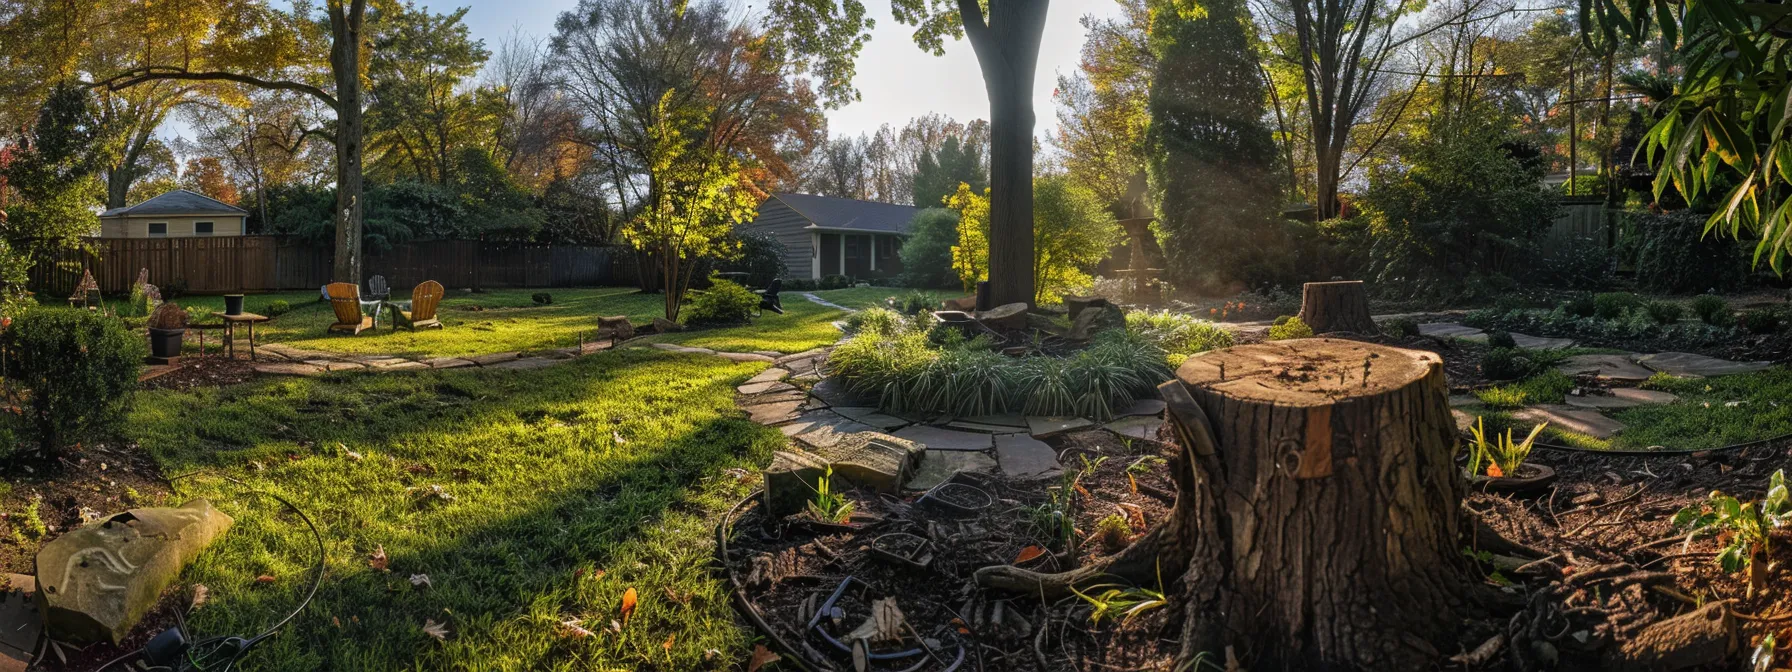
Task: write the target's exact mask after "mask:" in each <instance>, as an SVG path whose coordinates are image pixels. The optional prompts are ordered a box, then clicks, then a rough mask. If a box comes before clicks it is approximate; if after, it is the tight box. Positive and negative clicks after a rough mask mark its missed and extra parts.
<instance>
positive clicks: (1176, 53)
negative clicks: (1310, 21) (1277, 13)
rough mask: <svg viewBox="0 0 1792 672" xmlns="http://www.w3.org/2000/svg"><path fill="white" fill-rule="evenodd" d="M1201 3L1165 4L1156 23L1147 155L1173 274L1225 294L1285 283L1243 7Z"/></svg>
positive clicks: (1230, 0) (1270, 162)
mask: <svg viewBox="0 0 1792 672" xmlns="http://www.w3.org/2000/svg"><path fill="white" fill-rule="evenodd" d="M1202 6H1203V7H1204V8H1205V10H1206V11H1205V15H1194V13H1191V12H1178V11H1174V10H1170V9H1167V8H1166V9H1165V10H1164V11H1159V12H1157V14H1156V16H1155V17H1154V19H1153V22H1154V24H1155V25H1154V26H1153V29H1152V38H1153V39H1152V41H1153V44H1152V47H1153V50H1154V51H1156V53H1157V54H1158V58H1159V65H1158V70H1157V74H1156V78H1155V80H1156V81H1155V82H1154V84H1153V86H1152V87H1151V100H1150V112H1151V127H1150V130H1149V132H1148V135H1147V143H1148V145H1147V147H1148V149H1147V154H1148V155H1149V157H1150V173H1151V183H1152V189H1153V191H1154V192H1156V193H1155V195H1156V199H1155V200H1156V202H1157V204H1158V213H1159V215H1158V227H1159V231H1160V234H1159V235H1160V237H1162V238H1163V239H1164V240H1163V247H1164V253H1165V255H1166V257H1167V258H1168V263H1167V266H1168V272H1169V278H1168V279H1169V280H1170V281H1171V282H1172V283H1174V284H1175V285H1177V286H1178V287H1182V288H1186V289H1193V290H1196V291H1203V292H1212V291H1228V290H1231V289H1235V288H1238V285H1239V284H1241V283H1242V284H1244V285H1257V284H1260V283H1263V282H1269V281H1276V280H1280V279H1282V278H1280V277H1277V276H1278V273H1279V271H1278V267H1277V266H1276V261H1275V260H1274V259H1273V258H1272V257H1274V256H1276V255H1285V254H1288V251H1287V249H1286V248H1287V247H1288V245H1287V242H1288V237H1287V235H1286V229H1285V224H1284V223H1282V222H1281V221H1280V220H1279V219H1278V217H1277V214H1276V213H1277V210H1278V208H1279V205H1280V200H1281V194H1280V191H1279V189H1278V186H1279V182H1278V180H1276V179H1275V177H1274V175H1275V161H1276V148H1275V143H1274V140H1273V139H1272V138H1271V136H1270V132H1269V129H1268V128H1267V127H1266V126H1265V125H1264V123H1263V112H1264V107H1263V106H1264V100H1265V92H1264V89H1263V80H1262V78H1261V76H1260V75H1259V73H1258V72H1257V62H1256V56H1255V54H1254V53H1253V51H1252V49H1251V41H1250V37H1249V33H1248V32H1247V31H1248V28H1247V27H1246V25H1245V21H1248V20H1249V18H1248V17H1247V15H1246V12H1245V8H1244V4H1243V2H1242V0H1212V1H1210V2H1205V3H1202ZM1282 268H1284V269H1285V268H1288V267H1287V266H1283V267H1282Z"/></svg>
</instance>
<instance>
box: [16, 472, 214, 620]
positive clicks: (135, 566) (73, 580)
mask: <svg viewBox="0 0 1792 672" xmlns="http://www.w3.org/2000/svg"><path fill="white" fill-rule="evenodd" d="M232 522H233V521H232V520H231V519H230V516H227V515H224V514H223V513H222V512H220V511H218V510H217V509H215V508H212V504H211V502H209V501H207V500H204V499H195V500H193V501H191V502H187V503H186V504H184V505H182V506H180V507H179V508H168V507H156V508H143V509H131V510H129V511H126V512H124V513H119V514H115V515H112V516H107V517H105V518H101V519H99V520H97V521H95V522H93V523H89V524H88V525H87V526H85V527H81V528H79V529H76V530H73V531H71V532H69V533H68V534H64V535H62V536H60V537H57V538H56V539H55V540H53V541H51V542H50V543H48V544H44V547H43V548H42V549H41V550H39V551H38V553H37V577H38V583H39V586H38V588H39V589H38V591H37V600H38V604H39V606H40V608H41V609H43V611H44V614H45V620H46V624H47V626H48V627H49V632H50V636H51V637H54V638H56V639H59V640H63V641H72V642H77V643H85V642H97V641H100V640H109V641H111V642H112V643H113V644H117V643H119V642H122V641H124V638H125V636H126V635H127V634H129V633H130V631H131V627H132V626H135V625H136V624H137V621H138V619H141V618H143V614H145V613H146V612H148V611H149V609H150V607H152V606H155V603H156V597H157V596H159V595H161V593H162V590H163V589H165V588H167V587H168V586H169V585H170V584H172V583H174V581H175V579H176V578H178V577H179V576H180V572H181V570H182V569H183V568H185V567H186V566H187V565H188V564H190V563H192V562H193V560H194V559H195V558H197V557H198V556H199V553H200V551H203V550H205V547H206V546H209V545H211V543H212V542H213V541H214V540H216V539H217V538H218V537H219V536H220V535H222V534H224V531H225V530H227V529H230V525H231V523H232Z"/></svg>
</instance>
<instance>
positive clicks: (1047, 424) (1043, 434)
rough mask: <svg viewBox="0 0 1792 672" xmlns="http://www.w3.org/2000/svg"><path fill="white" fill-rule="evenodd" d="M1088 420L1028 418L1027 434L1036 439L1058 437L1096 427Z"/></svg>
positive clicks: (1063, 417)
mask: <svg viewBox="0 0 1792 672" xmlns="http://www.w3.org/2000/svg"><path fill="white" fill-rule="evenodd" d="M1094 426H1095V423H1094V422H1091V421H1090V420H1089V419H1088V418H1079V417H1075V416H1043V415H1032V416H1027V432H1028V433H1029V434H1031V435H1032V437H1033V438H1035V439H1043V438H1047V437H1052V436H1057V435H1059V434H1063V433H1065V432H1073V431H1076V430H1079V429H1087V428H1090V427H1094Z"/></svg>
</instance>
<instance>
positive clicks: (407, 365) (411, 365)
mask: <svg viewBox="0 0 1792 672" xmlns="http://www.w3.org/2000/svg"><path fill="white" fill-rule="evenodd" d="M427 368H429V365H428V364H424V363H423V362H411V361H406V362H402V363H399V364H393V365H391V366H388V367H386V368H385V370H386V371H416V370H418V369H427Z"/></svg>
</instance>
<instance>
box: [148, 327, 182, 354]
mask: <svg viewBox="0 0 1792 672" xmlns="http://www.w3.org/2000/svg"><path fill="white" fill-rule="evenodd" d="M186 333H187V330H185V329H157V328H155V327H150V329H149V356H151V357H159V358H163V359H168V358H173V357H179V356H180V345H181V337H182V336H184V335H186Z"/></svg>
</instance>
